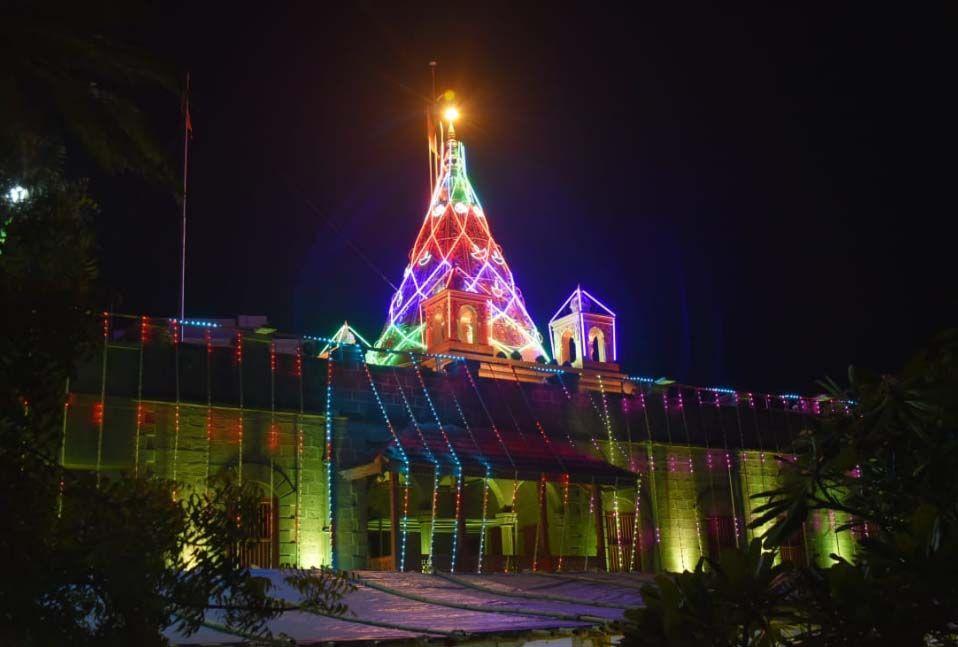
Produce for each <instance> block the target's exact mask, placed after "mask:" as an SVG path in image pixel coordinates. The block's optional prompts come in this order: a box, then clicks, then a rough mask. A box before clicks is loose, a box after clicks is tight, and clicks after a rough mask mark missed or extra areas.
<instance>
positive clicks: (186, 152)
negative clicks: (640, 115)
mask: <svg viewBox="0 0 958 647" xmlns="http://www.w3.org/2000/svg"><path fill="white" fill-rule="evenodd" d="M184 108H185V111H184V114H183V227H182V231H181V232H180V320H183V319H185V318H186V178H187V177H188V172H189V160H190V130H191V124H190V73H189V72H187V73H186V96H185V103H184Z"/></svg>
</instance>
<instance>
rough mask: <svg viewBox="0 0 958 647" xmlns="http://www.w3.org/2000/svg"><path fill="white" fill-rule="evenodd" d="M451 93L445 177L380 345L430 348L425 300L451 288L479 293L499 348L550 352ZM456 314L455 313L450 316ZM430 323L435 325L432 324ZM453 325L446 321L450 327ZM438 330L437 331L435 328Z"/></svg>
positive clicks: (532, 355) (491, 340)
mask: <svg viewBox="0 0 958 647" xmlns="http://www.w3.org/2000/svg"><path fill="white" fill-rule="evenodd" d="M442 98H450V101H449V102H448V103H447V104H446V105H445V107H444V108H443V109H442V111H441V112H439V116H440V117H441V122H440V124H439V127H438V128H437V130H441V131H444V132H442V135H443V137H444V140H443V143H444V146H443V148H444V150H443V159H442V165H441V168H440V170H439V177H438V178H437V180H436V184H435V187H434V188H433V192H432V195H431V197H430V202H429V206H428V208H427V210H426V214H425V217H424V219H423V223H422V226H421V228H420V230H419V235H418V236H417V237H416V241H415V243H414V244H413V248H412V251H411V252H410V255H409V264H408V265H407V266H406V269H405V271H404V272H403V279H402V283H401V284H400V286H399V289H398V290H396V292H395V293H394V294H393V297H392V299H391V301H390V304H389V313H388V316H387V319H386V324H385V326H384V328H383V333H382V335H381V336H380V338H379V340H378V341H377V343H376V344H375V345H376V346H377V347H383V348H390V349H393V350H399V349H410V350H423V349H424V348H425V343H426V332H427V331H426V323H427V322H425V321H424V320H423V316H424V315H423V307H422V306H423V303H424V302H425V301H427V300H429V299H430V298H432V297H434V296H435V295H437V294H439V293H441V292H442V291H443V290H456V291H458V292H459V293H472V294H474V295H476V298H478V299H479V300H480V305H481V306H482V307H480V308H477V312H478V311H480V310H481V311H482V313H483V315H484V319H485V320H484V321H482V322H480V324H481V325H480V328H481V329H482V330H483V331H484V339H486V340H487V343H488V344H489V345H490V346H491V347H492V348H493V349H494V350H495V352H497V353H502V354H504V355H506V356H515V355H516V354H518V355H519V356H521V357H522V359H524V360H526V361H534V360H535V359H537V358H539V357H540V356H541V357H544V358H546V359H548V354H547V353H546V351H545V348H544V347H543V344H542V342H543V338H542V335H541V334H540V333H539V331H538V330H537V329H536V326H535V323H534V322H533V321H532V318H531V317H530V316H529V313H528V311H527V310H526V306H525V300H524V299H523V297H522V292H521V291H520V290H519V288H518V287H517V285H516V282H515V279H514V278H513V275H512V271H511V270H510V269H509V265H508V264H507V263H506V259H505V256H504V254H503V250H502V247H501V246H500V245H499V244H498V243H497V242H496V241H495V239H494V238H493V236H492V232H491V230H490V228H489V223H488V221H487V217H486V214H485V212H484V211H483V208H482V206H481V204H480V203H479V198H478V196H477V195H476V192H475V190H474V189H473V187H472V183H471V182H470V181H469V177H468V175H467V172H466V163H465V147H464V146H463V144H462V142H461V141H460V140H459V138H458V135H457V133H456V128H455V122H456V121H458V120H459V119H460V117H461V115H460V112H459V109H458V108H457V107H456V106H455V105H453V104H452V103H451V99H454V98H455V94H454V93H451V92H447V93H445V94H444V95H443V97H441V98H440V100H441V99H442ZM454 314H455V313H447V315H446V318H447V319H448V318H449V317H451V316H453V315H454ZM429 323H430V325H432V324H434V323H435V322H429ZM450 324H451V322H448V321H447V322H446V324H445V325H446V326H447V328H448V326H449V325H450ZM430 330H431V329H430ZM401 359H402V356H401V355H396V354H393V353H384V354H378V353H372V354H371V355H370V361H374V362H381V363H390V362H395V361H401Z"/></svg>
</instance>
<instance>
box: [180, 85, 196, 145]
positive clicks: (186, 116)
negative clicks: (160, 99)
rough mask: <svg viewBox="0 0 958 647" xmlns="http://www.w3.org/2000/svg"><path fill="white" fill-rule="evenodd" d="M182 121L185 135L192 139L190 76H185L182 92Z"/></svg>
mask: <svg viewBox="0 0 958 647" xmlns="http://www.w3.org/2000/svg"><path fill="white" fill-rule="evenodd" d="M182 110H183V121H184V123H185V125H186V134H187V136H189V138H190V139H193V119H191V118H190V75H189V73H187V74H186V90H184V91H183V106H182Z"/></svg>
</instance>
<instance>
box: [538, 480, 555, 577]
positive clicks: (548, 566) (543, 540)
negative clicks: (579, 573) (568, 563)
mask: <svg viewBox="0 0 958 647" xmlns="http://www.w3.org/2000/svg"><path fill="white" fill-rule="evenodd" d="M547 487H548V484H547V483H546V480H545V478H542V479H540V480H539V488H540V490H539V568H540V569H541V570H545V571H551V570H552V568H553V565H552V551H551V550H549V497H548V494H549V493H548V492H547V491H546V488H547Z"/></svg>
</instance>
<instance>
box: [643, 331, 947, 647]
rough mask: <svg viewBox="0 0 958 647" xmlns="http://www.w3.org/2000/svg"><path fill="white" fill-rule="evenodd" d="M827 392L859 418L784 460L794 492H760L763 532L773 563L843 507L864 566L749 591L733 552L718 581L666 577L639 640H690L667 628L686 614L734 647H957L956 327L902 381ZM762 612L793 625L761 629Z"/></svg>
mask: <svg viewBox="0 0 958 647" xmlns="http://www.w3.org/2000/svg"><path fill="white" fill-rule="evenodd" d="M823 386H825V387H826V388H827V389H828V391H829V393H830V394H831V395H832V396H833V397H834V398H837V399H839V400H840V401H844V402H849V403H851V404H852V406H851V408H850V410H849V411H848V412H847V413H845V412H835V413H833V414H831V415H827V416H824V417H822V418H820V419H818V420H816V421H815V422H814V423H813V425H812V426H811V427H810V428H809V429H807V430H805V431H803V432H802V434H801V435H800V437H799V438H798V439H797V440H796V442H795V444H794V446H793V447H791V448H789V449H788V452H787V454H788V455H789V457H788V458H785V457H782V456H779V457H777V459H778V460H779V461H781V463H782V467H783V469H782V475H783V483H782V486H781V487H779V488H777V489H775V490H772V491H769V492H763V493H760V494H758V495H756V496H755V497H754V498H755V499H758V500H766V502H765V503H763V504H762V505H759V506H757V507H756V508H755V510H754V511H753V514H752V517H753V520H752V522H751V526H752V527H753V528H761V527H763V526H765V525H766V524H768V525H769V528H768V530H767V531H766V532H765V534H764V546H765V548H766V549H767V550H768V552H767V553H765V554H766V555H773V554H774V551H775V550H776V549H777V547H778V546H780V545H781V544H782V543H783V542H784V541H785V540H786V539H787V538H788V537H790V536H791V535H792V534H793V533H794V532H796V531H799V530H800V528H801V526H802V524H803V523H805V522H807V520H808V519H809V516H810V515H811V514H812V513H814V512H824V513H829V512H840V513H842V514H843V515H844V516H845V517H846V518H848V519H849V521H848V522H847V523H845V524H844V525H842V526H841V527H839V528H838V529H837V531H838V532H856V534H857V535H858V537H859V543H858V549H857V551H856V554H855V557H854V559H853V560H851V561H850V560H848V559H846V558H843V557H840V556H838V555H831V556H830V557H831V559H832V564H831V565H830V566H828V567H820V566H815V567H810V568H797V569H795V570H794V571H792V572H791V573H790V574H788V575H787V576H786V577H785V578H784V579H782V580H781V581H773V580H772V579H769V578H765V579H762V578H758V577H756V578H755V579H754V580H753V581H750V582H749V584H748V586H746V587H745V589H744V591H743V590H742V589H739V588H736V587H728V586H721V585H720V584H721V582H723V579H722V578H723V573H725V572H727V570H728V569H729V568H734V565H735V564H737V563H740V562H741V560H742V557H740V556H738V557H737V556H735V554H734V553H729V554H723V555H722V557H721V558H720V560H719V562H718V563H717V564H715V565H714V574H713V573H709V572H708V571H706V570H704V569H702V568H701V564H700V566H699V568H697V569H696V571H695V573H684V574H680V575H676V576H674V578H673V577H671V576H663V577H660V578H658V579H657V581H656V586H654V587H651V588H650V590H649V591H648V592H647V593H646V595H647V600H648V606H647V607H646V609H643V610H639V611H635V612H630V613H629V619H630V620H631V622H632V625H631V626H630V628H629V629H627V632H626V643H627V644H635V645H641V644H649V643H648V642H642V641H643V640H644V639H643V638H642V636H641V634H642V633H643V632H645V633H649V635H655V633H654V632H655V630H656V629H655V628H663V629H662V630H661V631H659V633H658V635H659V636H661V637H662V642H661V644H664V645H684V644H690V643H689V642H688V640H689V638H688V631H687V630H686V629H677V630H674V631H671V632H669V631H666V629H668V628H669V627H675V626H676V624H677V623H678V620H677V618H681V619H682V624H685V625H688V626H692V627H697V628H699V629H698V633H697V634H696V639H699V640H701V642H702V643H704V644H714V645H725V644H736V643H733V642H729V635H731V634H734V633H735V631H733V630H732V629H730V627H729V625H732V626H733V628H737V629H738V633H739V635H740V636H742V641H740V642H738V643H737V644H741V645H753V644H755V645H758V644H763V645H776V644H780V645H836V646H849V647H850V646H853V645H854V646H860V645H876V646H877V645H928V644H934V645H955V644H958V585H956V583H955V582H956V576H958V479H956V478H955V474H956V473H958V331H954V330H952V331H948V332H946V333H944V334H942V335H940V336H939V337H937V338H936V339H935V340H933V342H932V344H931V345H930V347H929V348H928V349H926V350H924V351H922V352H920V353H919V354H917V355H916V356H915V357H914V358H913V359H912V360H911V361H910V362H908V364H907V365H906V366H905V368H904V369H903V370H902V371H901V372H900V373H898V374H897V375H877V374H873V373H870V372H867V371H862V370H860V369H854V368H852V369H850V370H849V384H848V387H847V388H846V389H844V390H842V389H839V388H838V387H837V386H836V385H835V383H834V382H831V381H828V382H825V383H824V384H823ZM792 456H795V458H794V459H793V458H792ZM752 550H754V545H753V547H750V551H752ZM751 572H753V573H756V574H760V573H761V572H762V571H761V569H758V568H754V569H752V571H751ZM745 592H748V593H749V594H748V595H746V593H745ZM755 600H760V601H761V602H762V605H761V606H759V605H757V604H756V602H755ZM756 608H760V609H762V614H761V615H762V616H767V617H770V618H786V619H787V620H788V623H787V624H788V626H787V627H785V628H783V629H782V630H780V631H777V632H764V633H756V632H754V631H752V630H751V629H750V627H752V626H754V621H753V620H752V618H753V617H754V614H753V613H752V611H754V610H755V609H756ZM650 627H651V628H653V629H652V630H651V631H649V628H650ZM746 636H751V637H752V638H751V639H750V640H751V641H746V640H745V637H746Z"/></svg>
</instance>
